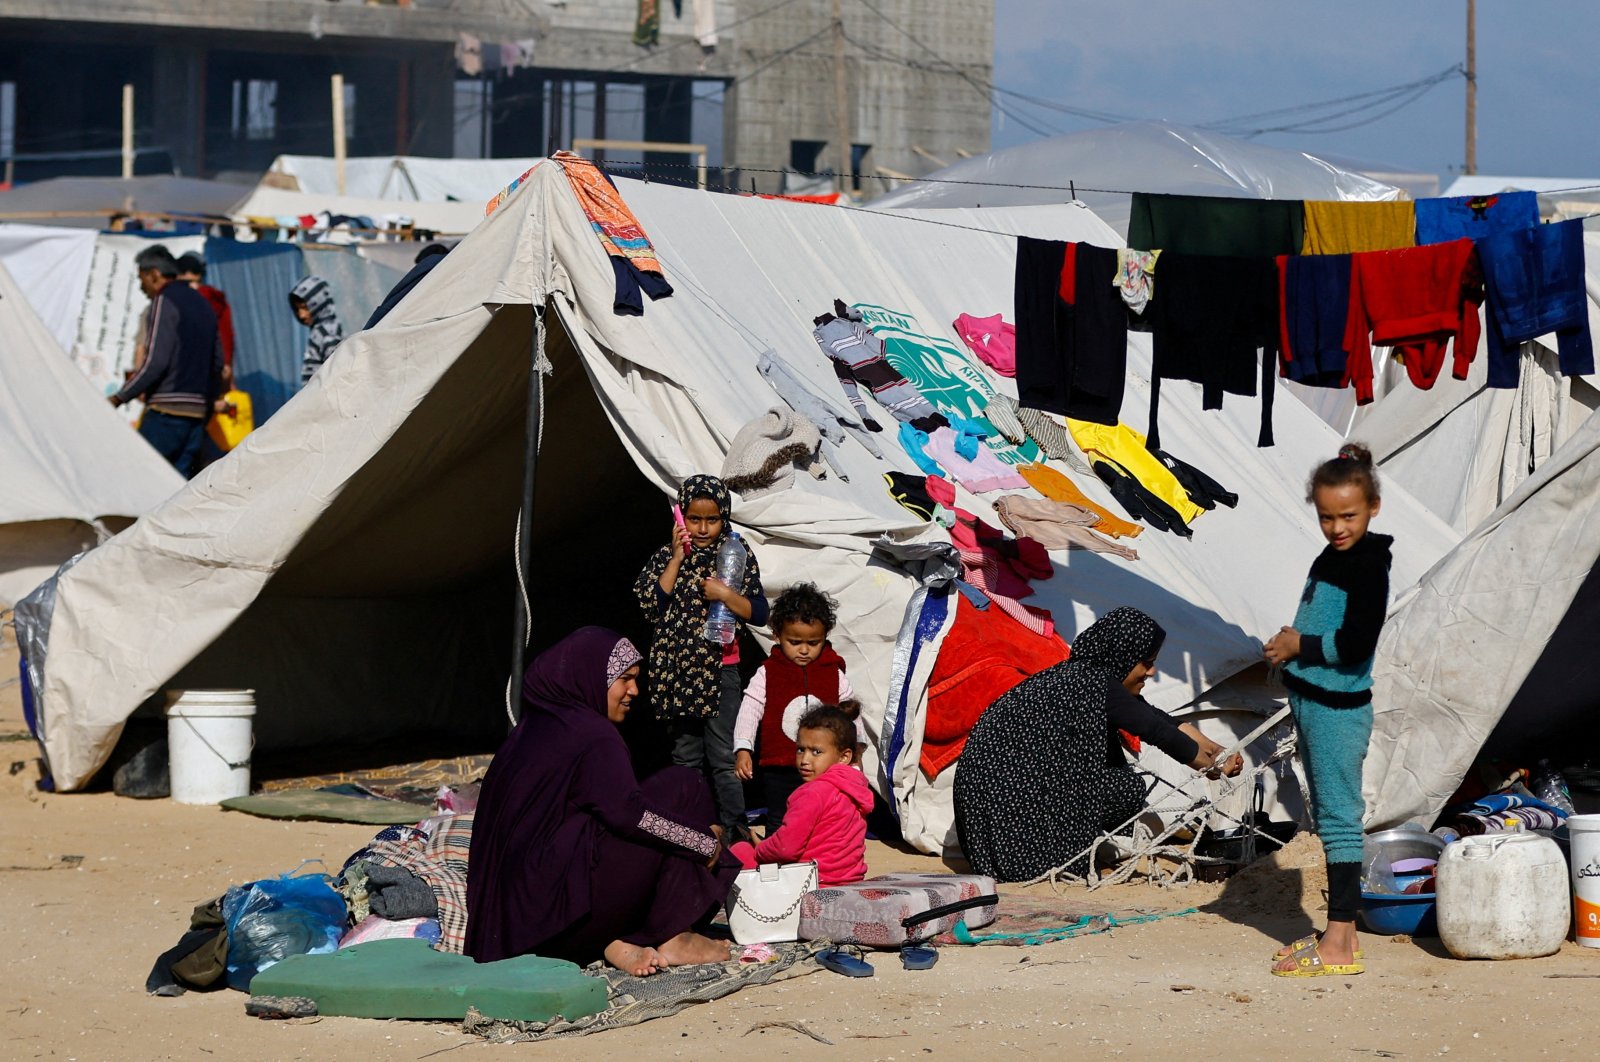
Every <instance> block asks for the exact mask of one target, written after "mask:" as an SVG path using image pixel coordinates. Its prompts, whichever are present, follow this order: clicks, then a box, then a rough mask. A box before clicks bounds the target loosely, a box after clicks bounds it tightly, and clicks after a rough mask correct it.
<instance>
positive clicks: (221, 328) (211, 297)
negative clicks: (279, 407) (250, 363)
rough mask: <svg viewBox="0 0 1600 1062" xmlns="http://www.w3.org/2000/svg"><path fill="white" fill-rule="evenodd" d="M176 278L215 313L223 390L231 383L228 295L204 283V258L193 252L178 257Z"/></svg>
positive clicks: (231, 337)
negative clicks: (199, 296) (202, 297)
mask: <svg viewBox="0 0 1600 1062" xmlns="http://www.w3.org/2000/svg"><path fill="white" fill-rule="evenodd" d="M178 279H179V280H181V281H183V282H184V283H185V284H187V285H189V286H190V287H191V288H193V289H194V290H196V291H198V292H199V293H200V294H201V295H203V296H204V297H205V300H206V302H208V303H210V304H211V312H212V313H214V314H216V315H217V337H218V338H219V339H220V340H221V341H222V382H223V385H224V390H226V388H227V386H229V385H232V383H233V343H234V337H233V308H232V307H230V306H229V305H228V296H226V295H224V294H223V293H222V292H221V291H219V290H218V289H216V288H214V287H212V286H211V285H210V284H207V283H206V260H205V259H204V258H201V257H200V256H199V255H197V254H195V253H194V252H192V251H191V252H190V253H188V254H186V255H183V256H181V257H180V258H179V259H178Z"/></svg>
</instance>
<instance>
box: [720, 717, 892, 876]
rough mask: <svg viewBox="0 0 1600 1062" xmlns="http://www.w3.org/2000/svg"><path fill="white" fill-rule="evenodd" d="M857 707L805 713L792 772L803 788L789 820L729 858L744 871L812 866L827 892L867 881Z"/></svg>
mask: <svg viewBox="0 0 1600 1062" xmlns="http://www.w3.org/2000/svg"><path fill="white" fill-rule="evenodd" d="M858 710H859V709H858V708H857V706H856V704H855V703H854V702H853V701H851V702H846V703H845V704H838V705H835V704H824V705H822V706H820V707H817V708H810V709H807V710H806V712H805V714H803V715H802V716H801V717H800V719H799V723H798V728H797V729H796V731H795V736H796V739H797V740H796V741H795V742H794V745H795V771H796V773H797V774H798V775H799V776H800V778H801V781H802V783H803V784H802V785H801V786H800V788H798V789H796V790H795V791H794V793H793V795H792V796H790V798H789V807H788V817H787V818H785V819H784V820H783V826H782V827H781V828H779V829H777V830H775V831H773V832H771V833H769V834H767V838H766V840H764V841H762V842H761V843H759V844H755V845H752V844H750V843H748V842H739V843H737V844H734V845H732V846H731V847H730V848H729V849H728V852H729V853H730V854H731V855H732V856H733V857H734V858H735V859H737V860H739V862H740V863H741V864H743V865H744V866H745V867H747V868H749V867H755V866H759V865H760V864H762V863H805V862H811V861H813V860H814V861H815V862H816V864H817V878H818V881H819V882H820V883H821V885H822V886H823V887H824V888H826V887H827V886H829V885H845V884H848V883H849V882H852V881H860V880H861V879H862V878H865V877H866V876H867V811H868V809H870V808H871V807H872V790H871V789H870V788H869V787H868V786H867V778H866V776H865V775H864V774H862V773H861V772H860V771H858V770H857V769H856V766H855V758H856V749H855V747H856V713H857V711H858Z"/></svg>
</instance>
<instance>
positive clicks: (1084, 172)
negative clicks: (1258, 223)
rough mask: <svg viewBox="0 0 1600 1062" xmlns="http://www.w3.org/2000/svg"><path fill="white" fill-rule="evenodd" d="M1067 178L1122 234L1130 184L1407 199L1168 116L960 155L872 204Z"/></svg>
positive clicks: (985, 194)
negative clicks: (950, 163) (965, 156)
mask: <svg viewBox="0 0 1600 1062" xmlns="http://www.w3.org/2000/svg"><path fill="white" fill-rule="evenodd" d="M941 182H948V183H941ZM1069 183H1070V184H1071V185H1072V186H1074V187H1075V190H1076V193H1077V198H1078V200H1079V201H1080V202H1083V203H1085V204H1087V205H1088V206H1089V207H1090V209H1092V210H1093V211H1094V212H1095V213H1096V214H1097V215H1099V216H1100V217H1101V218H1102V219H1103V220H1104V221H1105V222H1106V223H1107V224H1109V225H1110V226H1111V227H1112V228H1113V229H1115V230H1116V231H1117V232H1119V233H1121V234H1122V235H1123V236H1124V237H1126V235H1127V232H1128V204H1129V199H1130V197H1129V196H1128V195H1127V193H1128V192H1135V191H1138V192H1165V193H1168V194H1181V195H1216V196H1236V197H1241V198H1246V199H1354V200H1382V199H1404V198H1405V195H1404V193H1402V192H1401V191H1400V189H1398V188H1395V187H1393V186H1391V185H1388V184H1384V183H1382V182H1381V181H1375V180H1373V179H1372V178H1370V177H1365V176H1362V175H1361V174H1359V173H1353V172H1350V171H1349V170H1345V169H1341V168H1340V167H1338V166H1336V165H1334V164H1332V163H1330V162H1327V161H1324V160H1323V159H1320V158H1318V157H1316V156H1315V155H1310V154H1307V153H1305V152H1301V151H1288V150H1285V149H1283V148H1274V147H1267V146H1265V145H1263V144H1256V143H1253V142H1251V141H1248V140H1235V139H1234V138H1232V137H1227V136H1223V135H1221V134H1220V133H1208V132H1205V131H1203V130H1199V129H1191V128H1187V127H1185V126H1181V125H1174V124H1172V123H1171V122H1130V123H1128V124H1126V125H1113V126H1108V127H1106V128H1104V129H1090V130H1087V131H1085V132H1081V133H1065V134H1063V135H1061V136H1052V137H1046V138H1044V139H1042V140H1034V141H1031V142H1030V143H1027V144H1019V145H1018V146H1016V147H1010V148H1003V149H1001V150H999V151H994V152H991V153H989V154H987V155H980V156H977V157H975V158H970V159H963V160H962V161H960V162H958V163H956V164H954V165H953V166H947V167H945V168H944V169H942V170H936V171H935V172H933V173H930V174H927V175H926V176H924V177H921V178H919V179H918V180H917V181H916V182H915V183H912V184H908V185H906V186H905V187H903V188H896V189H895V190H894V191H892V192H890V193H889V194H887V195H885V196H881V197H880V198H878V199H875V200H873V201H872V204H871V205H872V208H873V209H874V210H877V209H884V208H889V209H904V208H906V207H976V206H984V207H994V206H1023V205H1028V204H1037V203H1064V202H1066V201H1067V200H1068V199H1070V198H1071V197H1072V193H1071V192H1069V191H1067V188H1068V185H1069ZM1027 186H1033V187H1027ZM1108 190H1109V191H1108Z"/></svg>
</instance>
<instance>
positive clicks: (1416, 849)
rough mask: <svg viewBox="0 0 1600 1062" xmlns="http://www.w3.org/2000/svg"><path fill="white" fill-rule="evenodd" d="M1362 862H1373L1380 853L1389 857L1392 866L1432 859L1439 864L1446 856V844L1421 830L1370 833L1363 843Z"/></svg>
mask: <svg viewBox="0 0 1600 1062" xmlns="http://www.w3.org/2000/svg"><path fill="white" fill-rule="evenodd" d="M1361 847H1362V853H1361V862H1362V864H1363V865H1365V864H1366V863H1369V862H1371V860H1372V857H1373V855H1374V854H1376V853H1377V852H1378V851H1380V850H1381V851H1382V852H1383V854H1384V855H1386V856H1388V857H1389V862H1390V864H1391V865H1392V864H1393V863H1395V862H1396V861H1398V860H1401V859H1431V860H1433V861H1434V862H1438V860H1439V857H1440V856H1441V855H1443V854H1444V842H1443V841H1441V840H1440V839H1439V838H1437V837H1435V836H1434V835H1433V834H1431V833H1424V832H1422V831H1420V830H1414V829H1413V830H1408V829H1403V828H1402V829H1396V830H1379V831H1378V832H1377V833H1369V834H1367V836H1366V839H1365V840H1364V841H1363V842H1362V846H1361Z"/></svg>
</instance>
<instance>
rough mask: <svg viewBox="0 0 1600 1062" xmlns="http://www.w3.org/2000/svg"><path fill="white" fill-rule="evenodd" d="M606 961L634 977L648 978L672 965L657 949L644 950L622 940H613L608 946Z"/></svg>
mask: <svg viewBox="0 0 1600 1062" xmlns="http://www.w3.org/2000/svg"><path fill="white" fill-rule="evenodd" d="M605 960H606V962H608V963H610V964H611V965H612V966H614V967H616V968H617V969H618V970H621V971H622V972H623V973H625V974H632V975H633V976H634V977H646V976H648V975H650V974H653V973H655V972H656V971H657V970H663V969H665V968H666V967H667V966H668V965H670V964H669V963H668V962H667V960H666V958H665V957H663V956H662V954H661V953H660V952H659V951H657V950H656V949H655V948H643V947H640V946H639V945H637V944H629V943H627V942H626V941H621V940H613V941H612V942H611V943H610V944H607V945H606V950H605Z"/></svg>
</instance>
